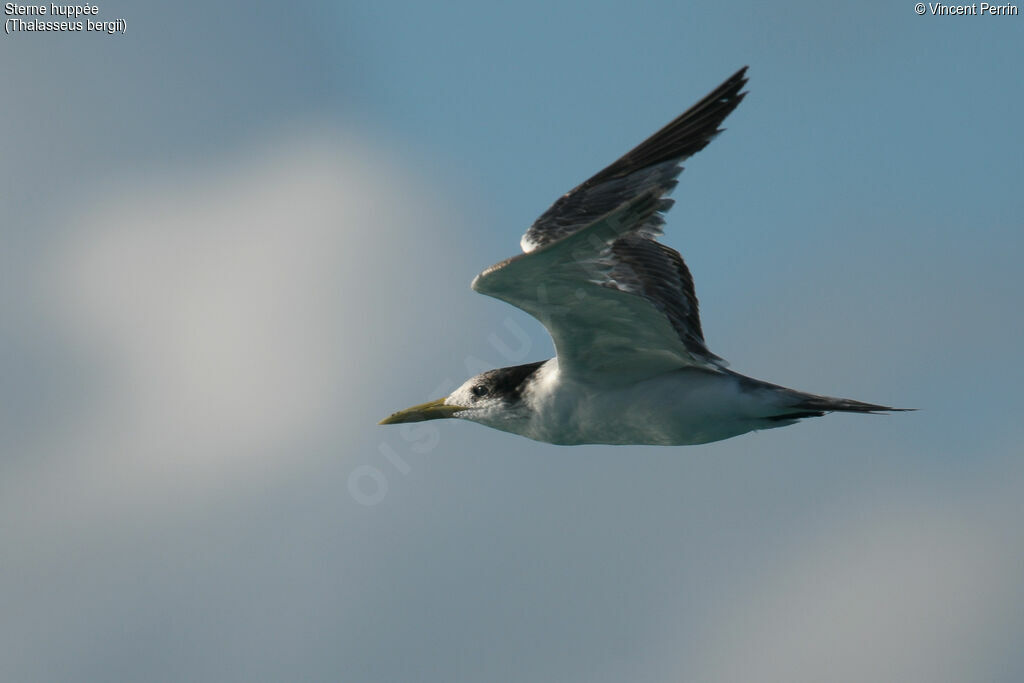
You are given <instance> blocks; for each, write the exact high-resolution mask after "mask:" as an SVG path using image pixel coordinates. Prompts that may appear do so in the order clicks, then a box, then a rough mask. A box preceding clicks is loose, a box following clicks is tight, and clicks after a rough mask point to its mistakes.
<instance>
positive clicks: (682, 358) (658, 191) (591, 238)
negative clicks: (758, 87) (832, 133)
mask: <svg viewBox="0 0 1024 683" xmlns="http://www.w3.org/2000/svg"><path fill="white" fill-rule="evenodd" d="M745 71H746V67H744V68H743V69H740V70H739V71H738V72H736V73H735V74H734V75H733V76H732V77H730V78H729V79H728V80H727V81H726V82H725V83H723V84H722V85H720V86H719V87H718V88H716V89H715V90H714V91H713V92H712V93H711V94H709V95H708V96H707V97H705V98H704V99H703V100H701V101H700V102H698V103H697V104H696V105H694V106H693V107H691V108H690V109H689V110H687V111H686V112H685V113H684V114H682V115H681V116H679V117H677V118H676V119H675V120H674V121H672V122H671V123H669V124H668V125H667V126H665V127H664V128H662V129H661V130H660V131H658V132H657V133H655V134H654V135H653V136H651V137H650V138H648V139H647V140H645V141H644V142H642V143H641V144H640V145H638V146H637V147H636V148H635V149H633V150H632V151H631V152H629V153H628V154H626V155H625V156H623V157H622V158H621V159H619V160H618V161H616V162H615V163H613V164H612V165H610V166H608V167H607V168H605V169H604V170H603V171H601V172H600V173H598V174H597V175H595V176H594V177H593V178H591V179H590V180H588V181H586V182H585V183H583V184H582V185H580V186H579V187H577V188H576V189H574V190H572V191H571V192H569V193H568V194H566V195H565V196H563V197H561V198H560V199H559V200H558V201H557V202H555V204H554V205H553V206H552V207H551V208H550V209H548V210H547V211H546V212H545V213H544V214H543V215H542V216H541V217H540V218H538V219H537V221H536V222H535V223H534V224H533V226H532V227H531V228H530V229H529V230H528V231H527V233H526V235H524V236H523V249H524V251H526V252H527V253H525V254H521V255H520V256H516V257H513V258H511V259H508V260H506V261H503V262H501V263H499V264H497V265H494V266H492V267H490V268H488V269H487V270H485V271H484V272H483V273H481V274H480V275H479V276H477V278H476V279H475V280H474V281H473V289H475V290H477V291H478V292H481V293H483V294H488V295H490V296H493V297H496V298H499V299H502V300H503V301H507V302H508V303H510V304H512V305H513V306H516V307H518V308H521V309H523V310H524V311H526V312H527V313H530V314H531V315H533V316H534V317H535V318H537V319H538V320H540V322H541V323H543V324H544V326H545V327H546V328H547V329H548V332H550V333H551V336H552V338H553V339H554V341H555V347H556V350H557V353H558V359H559V367H560V368H561V369H562V371H563V372H570V373H573V374H576V375H579V376H581V377H582V376H585V377H586V378H587V379H588V380H590V381H606V382H614V381H617V379H618V378H621V379H623V380H624V381H635V380H636V379H638V378H640V377H643V376H649V375H653V374H657V373H659V372H665V371H667V370H670V369H673V368H678V367H681V366H684V365H696V366H701V367H706V368H709V369H717V368H720V367H721V366H722V365H723V364H724V362H723V361H722V360H721V359H720V358H718V357H717V356H715V355H714V354H713V353H711V352H710V351H708V349H707V347H706V346H705V344H704V335H703V332H702V331H701V326H700V316H699V312H698V305H697V297H696V295H695V294H694V289H693V278H692V277H691V276H690V272H689V270H688V269H687V267H686V264H685V263H684V262H683V259H682V257H681V256H680V255H679V253H678V252H676V251H675V250H673V249H671V248H669V247H666V246H665V245H663V244H660V243H658V242H656V241H655V239H654V238H655V237H657V236H658V235H660V234H661V226H662V225H663V224H664V217H663V214H664V212H665V211H667V210H668V209H669V208H670V207H671V206H672V200H671V199H667V198H665V195H666V194H667V193H668V192H669V191H671V190H672V188H673V187H675V185H676V177H677V176H678V175H679V173H680V172H681V171H682V167H681V165H680V164H681V162H682V161H683V160H684V159H686V158H687V157H689V156H690V155H692V154H693V153H695V152H697V151H699V150H701V149H703V148H704V147H705V146H706V145H707V144H708V142H710V141H711V139H712V138H714V136H715V135H717V134H718V133H719V132H721V131H720V130H719V128H718V126H719V124H721V122H722V120H723V119H724V118H725V117H726V116H728V114H729V113H730V112H731V111H732V110H733V109H735V108H736V105H738V104H739V102H740V101H741V100H742V99H743V96H744V94H743V93H740V92H739V91H740V90H741V89H742V87H743V85H744V84H745V83H746V78H745V76H744V73H745Z"/></svg>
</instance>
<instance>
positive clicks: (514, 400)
mask: <svg viewBox="0 0 1024 683" xmlns="http://www.w3.org/2000/svg"><path fill="white" fill-rule="evenodd" d="M542 364H543V362H540V363H528V364H527V365H517V366H515V367H511V368H499V369H497V370H488V371H487V372H482V373H480V374H479V375H475V376H473V377H470V378H469V379H467V380H466V381H465V382H463V383H462V386H460V387H459V388H458V389H456V390H455V391H453V392H452V393H450V394H449V395H448V396H446V397H444V398H439V399H435V400H433V401H427V402H426V403H421V404H419V405H417V406H413V407H411V408H406V409H405V410H399V411H398V412H397V413H392V414H391V415H390V416H389V417H386V418H384V419H383V420H381V421H380V422H379V424H382V425H389V424H399V423H402V422H422V421H424V420H438V419H441V418H445V417H457V418H460V419H464V420H472V421H474V422H482V423H484V424H491V423H493V422H495V421H498V422H502V421H506V420H510V419H514V417H515V416H516V415H517V414H518V413H519V412H521V408H522V406H523V392H524V390H525V388H526V386H527V384H528V383H529V381H530V378H531V377H533V376H534V373H535V372H536V370H537V369H538V368H539V367H540V366H541V365H542Z"/></svg>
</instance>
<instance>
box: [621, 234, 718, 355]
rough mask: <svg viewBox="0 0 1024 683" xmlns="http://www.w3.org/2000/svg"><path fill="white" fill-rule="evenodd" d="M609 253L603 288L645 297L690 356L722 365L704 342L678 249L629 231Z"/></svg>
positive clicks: (690, 278)
mask: <svg viewBox="0 0 1024 683" xmlns="http://www.w3.org/2000/svg"><path fill="white" fill-rule="evenodd" d="M611 253H612V259H611V261H612V263H613V264H614V265H613V266H612V268H611V270H610V272H609V277H608V280H607V282H606V283H605V286H606V287H612V288H614V289H618V290H620V291H624V292H630V293H632V294H637V295H639V296H642V297H643V298H645V299H647V300H648V302H649V303H651V304H653V305H654V307H655V308H657V309H658V310H659V311H661V312H662V313H663V314H664V315H665V317H666V318H668V321H669V323H670V324H671V325H672V328H673V329H674V330H675V331H676V334H678V335H679V339H680V340H681V341H682V342H683V345H684V346H685V347H686V350H687V351H689V352H690V354H691V355H693V356H696V357H699V358H704V359H706V360H710V361H719V362H720V363H722V364H724V361H723V360H722V359H721V358H719V357H718V356H716V355H715V354H713V353H711V351H709V350H708V348H707V346H706V345H705V343H704V332H703V330H701V326H700V310H699V306H698V304H697V295H696V293H695V292H694V289H693V276H692V275H690V269H689V268H687V267H686V263H685V262H684V261H683V257H682V256H680V255H679V252H678V251H676V250H675V249H672V248H671V247H666V246H665V245H664V244H661V243H660V242H655V241H654V240H652V239H648V238H646V237H643V236H641V235H636V234H630V235H626V236H624V237H620V238H619V239H617V240H616V241H615V242H613V243H612V245H611Z"/></svg>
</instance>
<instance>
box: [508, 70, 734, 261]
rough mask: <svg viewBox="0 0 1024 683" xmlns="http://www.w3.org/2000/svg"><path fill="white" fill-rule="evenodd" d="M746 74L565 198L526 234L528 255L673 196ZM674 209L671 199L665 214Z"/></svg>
mask: <svg viewBox="0 0 1024 683" xmlns="http://www.w3.org/2000/svg"><path fill="white" fill-rule="evenodd" d="M746 71H747V67H743V68H742V69H740V70H739V71H737V72H736V73H735V74H733V75H732V76H730V77H729V78H728V79H727V80H726V81H725V82H724V83H722V84H721V85H720V86H718V87H717V88H715V89H714V90H713V91H712V92H710V93H708V95H707V96H706V97H704V99H702V100H701V101H700V102H698V103H697V104H695V105H693V106H692V107H690V108H689V109H687V110H686V111H685V112H683V113H682V114H680V115H679V116H677V117H676V118H675V119H674V120H673V121H671V122H670V123H669V124H668V125H666V126H665V127H664V128H662V129H661V130H659V131H658V132H657V133H655V134H654V135H652V136H651V137H649V138H647V139H646V140H644V141H643V142H641V143H640V144H639V145H637V146H636V147H634V148H633V149H632V150H631V151H629V152H628V153H626V154H625V155H623V156H622V158H620V159H619V160H618V161H616V162H615V163H613V164H611V165H610V166H608V167H607V168H605V169H604V170H602V171H600V172H599V173H597V174H596V175H595V176H594V177H592V178H590V179H589V180H587V181H586V182H584V183H583V184H582V185H579V186H578V187H576V188H574V189H572V190H570V191H569V192H568V193H567V194H565V195H563V196H562V197H560V198H559V199H558V201H556V202H555V203H554V204H553V205H552V206H551V208H550V209H548V210H547V211H545V212H544V213H543V214H542V215H541V216H540V218H538V219H537V220H536V221H534V223H533V225H532V226H530V229H529V230H527V231H526V234H525V235H523V239H522V247H523V251H533V250H534V249H536V248H537V247H540V246H543V245H545V244H550V243H552V242H557V241H558V240H560V239H563V238H565V237H567V236H569V235H571V234H572V233H574V232H576V231H577V230H580V229H581V228H583V227H584V226H587V225H589V224H590V223H592V222H594V221H595V220H597V219H599V218H601V217H602V216H604V215H605V214H607V213H608V212H609V211H612V210H613V209H615V208H616V207H617V206H621V205H622V204H623V202H626V201H629V200H630V199H632V198H634V197H636V196H638V195H640V194H643V193H645V192H651V191H653V192H655V193H658V194H661V195H665V194H668V193H669V192H670V191H671V190H672V188H674V187H675V186H676V183H677V180H676V177H677V176H678V175H679V174H680V173H681V172H682V170H683V167H682V166H681V164H682V162H683V161H685V160H686V159H687V158H688V157H690V156H692V155H693V154H696V153H697V152H699V151H700V150H702V149H704V147H706V146H707V144H708V143H709V142H711V140H712V139H713V138H714V137H715V136H716V135H718V133H720V132H721V130H720V129H719V125H721V123H722V121H724V120H725V117H726V116H728V115H729V114H730V113H731V112H732V110H733V109H735V108H736V106H737V105H739V103H740V102H741V101H743V97H744V95H745V93H741V92H740V90H742V88H743V86H744V85H746V82H747V78H746ZM671 206H672V204H671V202H670V201H667V202H666V203H665V204H664V206H663V207H661V213H664V212H665V211H667V210H668V209H669V208H670V207H671ZM663 223H664V219H663V218H662V217H661V216H660V215H656V216H655V217H654V218H653V220H652V221H650V224H649V225H646V226H644V229H643V230H642V232H644V233H645V234H647V235H648V236H650V237H655V236H657V235H659V234H660V233H661V225H662V224H663Z"/></svg>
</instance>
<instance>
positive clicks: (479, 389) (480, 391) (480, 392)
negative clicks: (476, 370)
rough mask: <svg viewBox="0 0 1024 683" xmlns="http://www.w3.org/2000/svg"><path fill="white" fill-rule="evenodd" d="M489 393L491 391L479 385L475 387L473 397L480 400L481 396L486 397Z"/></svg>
mask: <svg viewBox="0 0 1024 683" xmlns="http://www.w3.org/2000/svg"><path fill="white" fill-rule="evenodd" d="M488 391H489V389H488V388H487V387H485V386H484V385H483V384H477V385H476V386H475V387H473V395H474V396H476V397H478V398H479V397H480V396H486V395H487V392H488Z"/></svg>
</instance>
